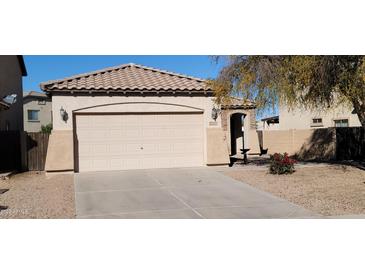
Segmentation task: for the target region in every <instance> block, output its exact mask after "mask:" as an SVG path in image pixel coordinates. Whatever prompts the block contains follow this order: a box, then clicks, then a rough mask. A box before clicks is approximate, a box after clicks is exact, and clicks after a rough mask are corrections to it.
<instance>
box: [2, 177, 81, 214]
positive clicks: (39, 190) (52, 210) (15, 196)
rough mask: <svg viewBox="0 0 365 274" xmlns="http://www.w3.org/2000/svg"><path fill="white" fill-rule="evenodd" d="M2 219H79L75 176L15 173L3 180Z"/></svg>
mask: <svg viewBox="0 0 365 274" xmlns="http://www.w3.org/2000/svg"><path fill="white" fill-rule="evenodd" d="M0 189H9V190H8V191H7V192H5V193H3V194H0V206H8V209H6V210H1V211H0V218H44V219H46V218H61V219H67V218H75V194H74V185H73V175H72V174H52V175H46V174H45V173H43V172H25V173H19V174H15V175H13V176H12V177H10V179H9V180H0Z"/></svg>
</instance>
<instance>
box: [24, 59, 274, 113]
mask: <svg viewBox="0 0 365 274" xmlns="http://www.w3.org/2000/svg"><path fill="white" fill-rule="evenodd" d="M24 60H25V65H26V67H27V72H28V76H27V77H24V78H23V85H24V87H23V90H24V92H25V93H27V92H29V91H31V90H35V91H41V90H40V87H39V84H40V83H41V82H45V81H49V80H55V79H61V78H64V77H68V76H72V75H75V74H79V73H86V72H90V71H93V70H99V69H103V68H106V67H111V66H117V65H121V64H125V63H136V64H140V65H145V66H150V67H154V68H158V69H163V70H169V71H172V72H177V73H181V74H186V75H189V76H195V77H199V78H214V77H216V76H217V74H218V73H219V71H220V69H221V68H222V66H223V62H220V63H218V64H217V63H215V62H214V61H213V59H212V58H211V57H210V56H207V55H176V56H174V55H91V56H87V55H48V56H47V55H28V56H24ZM273 114H276V111H275V110H274V111H272V110H266V111H264V112H263V113H260V114H259V115H258V118H261V117H263V116H270V115H273Z"/></svg>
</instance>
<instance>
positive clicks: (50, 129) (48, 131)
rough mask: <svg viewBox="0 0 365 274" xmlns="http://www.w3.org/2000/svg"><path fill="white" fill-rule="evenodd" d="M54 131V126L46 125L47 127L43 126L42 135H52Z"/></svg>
mask: <svg viewBox="0 0 365 274" xmlns="http://www.w3.org/2000/svg"><path fill="white" fill-rule="evenodd" d="M52 129H53V126H52V124H48V125H45V126H44V125H42V127H41V132H42V133H51V131H52Z"/></svg>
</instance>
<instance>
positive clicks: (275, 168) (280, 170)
mask: <svg viewBox="0 0 365 274" xmlns="http://www.w3.org/2000/svg"><path fill="white" fill-rule="evenodd" d="M296 162H297V161H296V160H294V159H292V158H290V157H289V156H288V153H286V152H285V153H284V154H281V153H275V154H274V155H270V167H269V169H270V173H271V174H291V173H293V172H294V171H295V167H294V164H295V163H296Z"/></svg>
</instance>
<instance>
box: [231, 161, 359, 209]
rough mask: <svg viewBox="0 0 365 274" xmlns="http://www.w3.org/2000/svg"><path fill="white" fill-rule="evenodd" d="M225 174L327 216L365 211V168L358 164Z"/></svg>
mask: <svg viewBox="0 0 365 274" xmlns="http://www.w3.org/2000/svg"><path fill="white" fill-rule="evenodd" d="M225 174H226V175H228V176H230V177H232V178H234V179H236V180H239V181H242V182H245V183H247V184H249V185H251V186H253V187H256V188H258V189H261V190H264V191H267V192H270V193H272V194H274V195H276V196H279V197H281V198H283V199H286V200H288V201H290V202H292V203H295V204H298V205H301V206H303V207H305V208H307V209H309V210H312V211H313V212H317V213H319V214H322V215H325V216H336V215H350V214H365V171H363V170H360V169H357V168H354V167H349V166H343V165H333V166H318V167H300V168H297V171H296V172H295V173H293V174H291V175H272V174H269V173H268V171H267V170H265V169H256V170H252V169H251V170H250V169H244V168H242V169H240V168H237V169H232V170H230V171H226V172H225Z"/></svg>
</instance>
